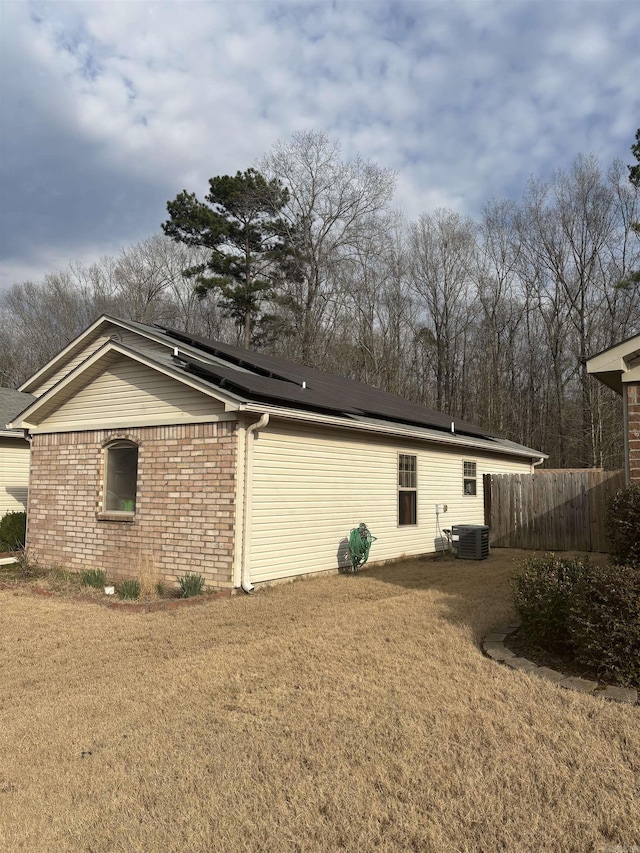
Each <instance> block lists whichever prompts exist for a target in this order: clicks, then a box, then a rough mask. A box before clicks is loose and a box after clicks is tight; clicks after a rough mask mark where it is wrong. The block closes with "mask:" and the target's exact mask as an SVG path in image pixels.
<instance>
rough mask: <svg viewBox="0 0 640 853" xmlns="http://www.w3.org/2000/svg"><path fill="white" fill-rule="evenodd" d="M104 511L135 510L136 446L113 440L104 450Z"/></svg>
mask: <svg viewBox="0 0 640 853" xmlns="http://www.w3.org/2000/svg"><path fill="white" fill-rule="evenodd" d="M104 468H105V489H104V510H105V512H131V513H132V512H135V511H136V491H137V484H138V447H137V445H135V444H133V442H131V441H114V442H113V444H109V445H108V446H107V448H106V450H105V465H104Z"/></svg>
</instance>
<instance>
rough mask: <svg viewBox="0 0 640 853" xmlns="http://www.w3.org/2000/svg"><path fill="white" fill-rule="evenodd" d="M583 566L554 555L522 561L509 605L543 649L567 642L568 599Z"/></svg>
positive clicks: (568, 637)
mask: <svg viewBox="0 0 640 853" xmlns="http://www.w3.org/2000/svg"><path fill="white" fill-rule="evenodd" d="M587 566H588V561H587V560H580V559H568V558H566V557H558V556H557V555H556V554H545V555H544V556H542V557H528V558H527V559H526V560H523V561H522V563H521V564H520V571H519V572H518V574H517V575H516V576H515V577H514V578H513V579H512V581H511V587H512V591H513V604H514V607H515V609H516V612H517V613H518V615H519V616H520V618H521V620H522V628H523V631H524V632H525V633H526V634H527V636H529V637H530V638H531V639H533V640H536V641H537V642H539V643H540V644H541V645H543V646H546V647H547V648H555V647H558V646H562V645H566V644H567V643H568V642H569V641H570V636H569V630H568V627H567V624H568V617H569V605H570V601H571V595H572V593H573V590H574V589H575V586H576V584H577V583H578V581H579V580H580V578H581V577H582V575H583V574H584V572H585V570H586V568H587Z"/></svg>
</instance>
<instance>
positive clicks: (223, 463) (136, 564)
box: [27, 421, 237, 589]
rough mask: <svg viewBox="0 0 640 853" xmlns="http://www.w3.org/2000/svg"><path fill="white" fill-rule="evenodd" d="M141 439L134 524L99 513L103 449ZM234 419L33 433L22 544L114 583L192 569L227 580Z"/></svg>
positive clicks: (170, 578)
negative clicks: (93, 570)
mask: <svg viewBox="0 0 640 853" xmlns="http://www.w3.org/2000/svg"><path fill="white" fill-rule="evenodd" d="M117 438H126V439H130V440H131V441H134V442H136V443H137V444H138V445H139V450H138V481H137V496H136V511H135V515H134V517H133V521H128V522H127V521H114V520H106V519H105V518H101V512H102V499H103V483H104V456H105V451H104V446H105V444H106V443H107V442H109V441H111V440H114V439H117ZM236 447H237V432H236V424H235V422H229V421H225V422H221V423H207V424H184V425H183V424H181V425H176V426H160V427H141V428H132V429H126V430H121V429H118V430H96V431H87V432H69V433H56V434H49V435H34V437H33V443H32V447H31V479H30V487H29V510H28V529H27V545H28V548H29V551H30V553H31V554H32V556H33V557H35V559H37V560H38V562H40V563H42V564H43V565H47V566H50V565H54V564H55V565H63V566H65V567H66V568H68V569H71V570H78V571H81V570H84V569H90V568H96V569H104V571H105V572H106V575H107V578H108V579H110V580H123V579H125V578H137V577H139V575H140V574H141V572H144V573H146V575H147V576H148V575H149V574H150V573H151V574H154V573H155V575H156V577H157V579H158V580H162V581H163V582H165V583H167V585H169V586H172V585H175V584H176V582H177V581H176V578H177V576H179V575H182V574H184V573H186V572H188V571H190V572H198V573H199V574H201V575H202V576H203V577H204V578H205V580H206V584H207V587H209V588H218V589H224V588H229V587H231V586H232V571H233V542H234V528H235V495H236V483H235V471H236Z"/></svg>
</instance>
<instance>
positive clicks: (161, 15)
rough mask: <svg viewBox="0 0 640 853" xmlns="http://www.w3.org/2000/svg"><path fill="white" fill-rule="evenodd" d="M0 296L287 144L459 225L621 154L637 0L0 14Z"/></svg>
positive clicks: (634, 64)
mask: <svg viewBox="0 0 640 853" xmlns="http://www.w3.org/2000/svg"><path fill="white" fill-rule="evenodd" d="M0 13H1V23H2V28H1V31H2V44H1V62H2V65H1V68H0V73H1V77H0V86H1V93H0V94H1V115H0V130H1V133H2V143H1V144H2V149H1V151H0V154H1V161H0V162H1V165H0V169H1V172H0V180H1V185H0V193H1V195H0V241H1V242H0V252H1V254H0V257H1V267H0V287H3V286H4V287H6V286H8V285H10V284H12V283H13V282H18V281H23V280H25V279H28V278H31V279H39V278H41V277H42V276H43V275H44V273H46V272H52V271H54V270H56V269H63V268H64V267H65V266H66V265H67V263H68V262H69V261H71V260H74V259H78V260H83V261H90V260H93V259H95V258H97V257H99V256H101V255H104V254H116V253H117V252H118V251H119V249H120V248H122V247H123V246H127V245H130V244H132V243H135V242H137V241H138V240H141V239H143V238H144V237H148V236H150V235H151V234H155V233H158V232H159V231H160V224H161V222H162V221H164V219H166V202H167V200H168V199H170V198H174V197H175V195H177V193H178V192H180V191H181V190H182V189H188V190H191V191H195V192H196V193H197V194H198V195H199V196H201V197H202V196H203V195H204V194H205V192H206V189H207V179H208V178H209V177H211V176H213V175H219V174H226V173H235V171H236V170H238V169H246V168H247V167H248V166H250V165H252V164H253V163H254V162H255V161H256V160H257V159H258V158H260V157H261V156H262V155H264V154H265V153H267V151H268V150H269V149H270V148H271V146H272V145H273V144H274V143H275V142H276V141H277V140H285V141H286V140H288V139H289V138H290V137H291V134H292V133H293V132H294V131H296V130H301V129H314V130H322V131H325V132H326V133H327V134H328V135H329V137H330V138H331V139H332V140H338V141H339V142H340V143H341V145H342V152H343V156H344V158H345V159H349V158H350V157H352V156H353V155H354V154H356V153H360V154H361V155H362V156H363V157H365V158H368V159H372V160H375V161H376V162H377V163H378V164H379V165H380V166H383V167H386V168H391V169H394V170H395V171H396V173H397V191H396V196H395V201H396V205H397V207H398V208H400V209H401V210H403V211H404V212H405V213H406V215H407V217H409V218H413V217H415V216H417V215H418V214H420V213H422V212H429V211H432V210H433V209H434V208H436V207H450V208H453V209H455V210H458V211H460V212H461V213H468V214H471V215H474V214H477V213H478V212H479V210H480V209H481V207H482V204H483V203H484V202H486V201H487V200H489V199H490V198H492V197H499V198H500V197H510V198H514V199H519V198H520V197H521V195H522V191H523V189H524V187H525V185H526V182H527V180H528V179H529V177H530V176H531V175H537V176H548V175H550V174H551V172H552V171H553V170H554V169H556V168H563V167H566V166H568V165H569V164H570V163H571V161H572V160H573V159H574V158H575V156H576V155H577V154H578V153H594V154H596V155H597V156H598V157H599V158H600V161H601V163H602V164H603V165H605V166H607V165H609V164H610V163H611V162H612V161H613V160H614V159H615V158H621V159H622V160H623V161H624V162H626V163H629V162H632V159H631V154H630V152H629V148H630V146H631V144H632V143H633V140H634V135H635V131H636V128H637V127H638V126H639V125H640V83H639V81H640V3H639V2H638V0H418V2H415V0H414V2H405V0H390V2H374V0H351V2H341V0H334V2H319V3H315V2H307V0H295V1H294V2H268V1H267V0H254V2H246V0H229V2H215V0H213V1H212V0H208V2H203V1H201V0H188V2H183V0H169V2H144V0H112V2H100V0H84V2H56V1H55V0H45V1H44V2H29V0H0Z"/></svg>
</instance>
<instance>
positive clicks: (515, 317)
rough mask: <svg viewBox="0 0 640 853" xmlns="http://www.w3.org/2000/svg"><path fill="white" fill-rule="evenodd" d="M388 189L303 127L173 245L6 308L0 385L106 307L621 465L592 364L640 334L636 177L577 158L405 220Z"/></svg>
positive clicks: (186, 226)
mask: <svg viewBox="0 0 640 853" xmlns="http://www.w3.org/2000/svg"><path fill="white" fill-rule="evenodd" d="M639 134H640V131H639ZM636 143H637V144H636V145H634V146H632V149H631V150H632V153H633V155H634V156H635V157H636V159H637V160H640V148H639V146H640V136H638V135H637V136H636ZM394 182H395V179H394V175H393V174H392V173H391V172H390V171H389V170H386V169H383V168H381V167H380V166H378V165H377V164H376V163H373V162H371V161H366V160H363V159H361V158H359V157H356V158H355V159H353V160H348V161H347V160H345V159H344V158H343V157H342V154H341V151H340V148H339V146H338V144H337V143H334V142H332V141H331V140H329V139H328V138H327V136H326V135H325V134H323V133H318V132H314V131H307V132H300V133H297V134H295V135H294V136H293V138H292V140H291V141H290V142H288V143H278V144H277V145H276V146H274V148H273V149H272V150H271V151H270V152H269V153H268V154H267V155H266V156H265V157H264V158H263V159H262V161H260V162H259V163H258V164H256V166H255V167H253V168H250V169H247V170H246V171H245V172H242V173H241V172H238V173H237V174H236V175H235V176H228V175H225V176H218V177H216V178H212V179H211V180H210V182H209V193H208V194H207V196H205V198H204V200H203V201H200V200H199V199H198V198H197V197H196V195H195V194H194V193H191V192H187V191H183V192H182V193H180V194H179V195H178V196H176V198H175V199H174V200H173V201H169V202H168V204H167V211H168V219H167V221H166V222H164V223H162V229H163V232H164V233H163V234H162V235H160V234H158V235H155V236H152V237H149V238H148V239H146V240H143V241H142V242H140V243H138V244H136V245H133V246H131V247H128V248H126V249H123V250H122V251H121V253H120V254H119V255H118V256H117V257H107V258H103V259H102V260H101V261H99V262H97V263H94V264H89V265H84V264H77V263H76V264H70V265H69V267H68V268H67V269H66V270H64V271H63V272H57V273H51V274H49V275H47V276H45V278H44V280H43V281H41V282H23V283H20V284H16V285H14V286H13V287H12V288H11V289H9V290H8V291H6V292H5V293H3V294H2V295H1V296H0V319H1V320H2V323H3V335H2V337H1V339H0V384H2V385H5V386H10V387H16V386H18V385H19V384H20V383H21V382H22V381H23V380H24V379H25V378H26V377H27V376H29V375H30V374H31V373H33V372H35V370H37V369H38V368H39V367H41V366H42V365H43V364H44V363H45V362H46V361H47V360H48V359H49V358H51V357H52V356H53V355H55V353H56V352H58V351H59V350H60V349H61V348H62V347H64V346H65V345H66V344H67V343H68V342H69V341H70V340H71V339H73V337H75V336H76V335H77V334H78V333H79V332H80V331H82V330H83V329H84V328H86V326H88V325H89V324H90V323H91V322H92V321H93V320H94V319H95V318H96V317H97V316H99V315H100V314H102V313H110V314H113V315H115V316H118V317H122V318H124V319H131V320H137V321H140V322H144V323H154V322H158V323H162V324H164V325H169V326H173V327H175V328H180V329H184V330H187V331H189V332H192V333H194V334H198V335H204V336H206V337H209V338H214V339H217V340H221V341H225V342H230V343H239V344H240V345H245V346H250V347H253V348H256V349H261V350H263V351H266V352H270V353H272V354H274V355H280V356H283V357H286V358H290V359H292V360H295V361H298V362H301V363H305V364H309V365H313V366H314V367H319V368H321V369H325V370H328V371H330V372H334V373H339V374H341V375H344V376H348V377H350V378H353V379H358V380H361V381H363V382H366V383H369V384H371V385H375V386H377V387H381V388H384V389H386V390H388V391H390V392H392V393H396V394H399V395H401V396H404V397H407V398H409V399H411V400H414V401H416V402H418V403H421V404H422V405H425V406H429V407H432V408H435V409H438V410H441V411H444V412H447V413H449V414H451V415H452V416H453V417H458V418H463V419H465V420H468V421H471V422H475V423H477V424H480V425H482V426H483V427H485V428H486V429H487V430H490V431H493V432H495V433H497V434H499V435H501V436H505V437H507V438H509V439H511V440H513V441H517V442H520V443H522V444H525V445H528V446H530V447H533V448H536V449H540V450H542V451H544V452H546V453H548V454H549V456H550V458H549V461H548V463H547V467H554V468H555V467H558V468H559V467H585V466H586V467H591V466H598V467H599V466H604V467H606V468H615V467H620V466H621V465H622V414H621V404H620V401H619V399H618V398H617V397H615V395H613V394H612V393H610V392H609V391H608V390H607V389H606V388H604V387H603V386H602V385H601V384H600V383H598V382H596V381H595V380H593V379H592V378H591V377H589V376H588V375H587V373H586V365H585V361H586V359H587V357H589V356H590V355H593V354H595V353H597V352H599V351H601V350H603V349H605V348H607V347H608V346H611V345H613V344H615V343H617V342H619V341H621V340H624V339H625V338H627V337H629V336H631V335H633V334H635V333H637V332H638V331H640V287H639V284H638V269H639V268H640V241H639V240H638V235H637V233H636V232H637V222H638V220H639V219H640V217H639V215H638V203H639V200H638V189H639V186H638V184H639V183H640V176H639V175H638V167H637V166H633V167H627V166H625V165H623V164H622V163H620V162H615V163H613V164H611V165H610V166H608V167H607V168H603V167H602V166H601V164H600V163H599V162H598V161H597V159H596V158H594V157H592V156H583V155H579V156H577V157H576V158H575V160H574V162H573V163H572V164H571V166H570V167H569V168H568V169H566V170H558V171H557V172H556V173H554V174H553V175H552V176H551V177H550V178H548V179H541V178H532V179H531V180H530V182H529V184H528V186H527V188H526V191H525V192H524V194H523V196H522V198H521V199H520V200H518V201H514V200H491V201H488V202H487V203H486V204H485V206H484V208H483V210H482V213H481V215H480V216H479V217H477V218H475V219H472V218H470V217H466V216H462V215H461V214H459V213H457V212H455V211H452V210H448V209H438V210H435V211H433V212H431V213H425V214H423V215H421V216H419V217H418V218H417V220H416V221H413V222H407V221H406V220H405V218H404V217H403V216H402V214H401V213H400V212H398V211H397V210H395V209H394V207H393V192H394ZM634 224H636V225H635V229H634Z"/></svg>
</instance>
